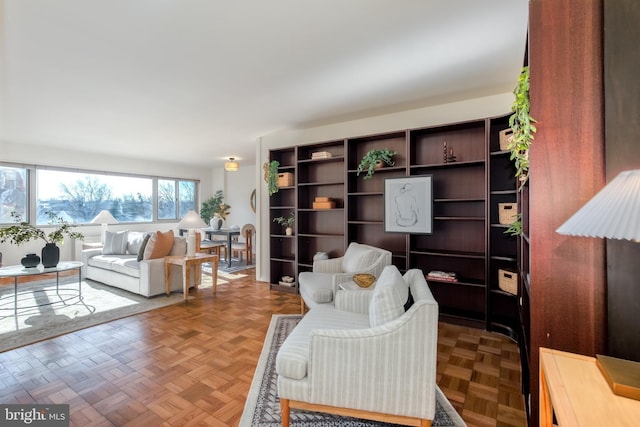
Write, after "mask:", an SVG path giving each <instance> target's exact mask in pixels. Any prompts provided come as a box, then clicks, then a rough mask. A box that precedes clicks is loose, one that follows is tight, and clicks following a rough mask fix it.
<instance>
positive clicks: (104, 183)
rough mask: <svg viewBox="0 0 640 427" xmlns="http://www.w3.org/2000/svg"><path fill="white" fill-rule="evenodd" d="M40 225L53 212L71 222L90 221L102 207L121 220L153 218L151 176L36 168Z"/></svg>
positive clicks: (135, 220) (140, 220)
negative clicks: (139, 176) (140, 176)
mask: <svg viewBox="0 0 640 427" xmlns="http://www.w3.org/2000/svg"><path fill="white" fill-rule="evenodd" d="M36 183H37V189H38V190H37V191H38V194H37V206H36V215H37V220H36V223H37V224H46V223H47V222H48V221H49V218H48V217H47V215H46V213H47V212H48V211H54V212H56V214H58V216H61V217H62V218H64V219H65V220H67V221H69V222H75V223H79V224H80V223H89V222H91V220H92V219H93V218H94V217H95V216H96V215H97V214H98V213H99V212H100V211H101V210H103V209H106V210H108V211H109V212H111V214H112V215H113V217H114V218H115V219H116V220H118V221H119V222H138V221H139V222H148V221H151V220H152V212H153V210H152V203H151V202H152V197H151V190H152V186H153V180H152V179H151V178H137V177H127V176H113V175H103V174H91V173H85V172H66V171H55V170H40V169H39V170H38V171H37V182H36Z"/></svg>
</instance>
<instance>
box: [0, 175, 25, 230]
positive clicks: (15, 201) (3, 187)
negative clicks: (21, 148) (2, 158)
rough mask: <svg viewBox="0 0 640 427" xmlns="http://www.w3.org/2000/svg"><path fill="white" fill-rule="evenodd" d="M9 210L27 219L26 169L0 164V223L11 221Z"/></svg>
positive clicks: (12, 220)
mask: <svg viewBox="0 0 640 427" xmlns="http://www.w3.org/2000/svg"><path fill="white" fill-rule="evenodd" d="M11 212H16V213H17V214H18V215H20V218H22V220H23V221H26V220H27V170H26V169H24V168H10V167H4V166H0V223H4V224H7V223H13V222H15V221H14V219H13V218H12V217H11Z"/></svg>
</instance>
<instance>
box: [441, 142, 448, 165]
mask: <svg viewBox="0 0 640 427" xmlns="http://www.w3.org/2000/svg"><path fill="white" fill-rule="evenodd" d="M442 163H447V141H445V142H443V143H442Z"/></svg>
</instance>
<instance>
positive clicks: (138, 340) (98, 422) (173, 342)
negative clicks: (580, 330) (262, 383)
mask: <svg viewBox="0 0 640 427" xmlns="http://www.w3.org/2000/svg"><path fill="white" fill-rule="evenodd" d="M248 272H249V273H250V274H249V275H248V276H246V277H241V278H238V279H237V280H233V281H230V282H227V283H222V282H224V279H223V280H221V281H220V282H219V283H220V284H219V286H218V294H217V295H216V296H215V297H214V296H213V295H212V292H211V289H210V288H209V289H206V288H205V289H200V290H199V291H197V293H192V295H195V296H196V298H195V299H192V300H190V301H189V303H188V304H187V305H184V304H178V305H174V306H170V307H166V308H162V309H158V310H154V311H151V312H148V313H143V314H140V315H137V316H132V317H128V318H124V319H120V320H117V321H113V322H110V323H107V324H103V325H98V326H95V327H92V328H89V329H85V330H82V331H78V332H76V333H72V334H68V335H64V336H61V337H58V338H54V339H51V340H47V341H43V342H40V343H36V344H33V345H31V346H27V347H23V348H20V349H16V350H12V351H8V352H5V353H0V403H39V404H44V403H68V404H70V408H71V425H72V426H79V427H80V426H81V427H87V426H146V427H155V426H192V425H193V426H195V425H203V426H235V425H237V423H238V421H239V419H240V416H241V414H242V410H243V408H244V403H245V399H246V396H247V393H248V392H249V387H250V384H251V380H252V378H253V372H254V370H255V366H256V362H257V360H258V357H259V355H260V351H261V349H262V343H263V339H264V335H265V332H266V330H267V327H268V325H269V321H270V319H271V314H273V313H297V312H298V310H299V303H298V297H297V296H294V295H290V294H285V293H279V292H270V291H269V287H268V284H266V283H262V282H255V278H254V276H253V270H249V271H248ZM192 292H193V291H192ZM518 357H519V356H518V352H517V346H516V345H515V343H513V342H512V341H510V340H508V339H506V338H504V337H502V336H500V335H496V334H491V333H486V332H484V331H479V330H474V329H468V328H464V327H459V326H453V325H447V324H441V325H440V330H439V340H438V384H439V385H440V387H441V389H442V390H443V392H444V393H445V394H446V395H447V397H448V398H449V400H450V401H451V402H452V404H453V405H454V407H455V408H456V409H457V410H458V412H459V413H461V415H462V417H463V419H464V420H465V421H466V422H467V424H468V425H469V426H499V427H508V426H525V425H526V421H525V414H524V404H523V401H522V396H521V395H520V376H519V359H518Z"/></svg>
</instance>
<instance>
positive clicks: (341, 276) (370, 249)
mask: <svg viewBox="0 0 640 427" xmlns="http://www.w3.org/2000/svg"><path fill="white" fill-rule="evenodd" d="M387 265H391V252H389V251H387V250H385V249H380V248H376V247H374V246H369V245H363V244H360V243H356V242H352V243H351V244H349V247H348V248H347V250H346V252H345V253H344V255H343V256H341V257H338V258H330V259H325V260H317V261H314V262H313V270H312V271H305V272H303V273H300V275H299V277H298V282H299V285H300V309H301V312H302V314H304V312H305V304H306V306H307V307H309V308H312V307H314V306H316V305H319V304H327V303H329V304H332V303H333V299H334V296H335V294H336V292H337V291H338V287H339V286H340V284H341V283H346V282H350V281H351V280H352V279H353V275H354V274H358V273H366V274H372V275H374V276H376V277H379V276H380V274H381V273H382V270H383V269H384V267H385V266H387Z"/></svg>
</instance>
